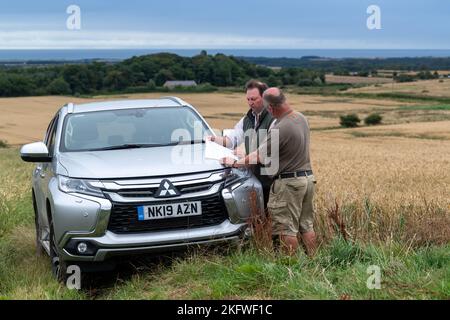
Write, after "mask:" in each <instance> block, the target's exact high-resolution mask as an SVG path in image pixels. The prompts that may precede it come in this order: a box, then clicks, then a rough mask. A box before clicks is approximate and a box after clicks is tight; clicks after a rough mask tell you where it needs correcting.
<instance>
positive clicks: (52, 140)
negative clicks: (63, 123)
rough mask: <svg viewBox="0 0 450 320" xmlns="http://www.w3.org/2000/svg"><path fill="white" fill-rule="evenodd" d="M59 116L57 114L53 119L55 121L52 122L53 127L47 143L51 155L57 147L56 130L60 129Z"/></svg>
mask: <svg viewBox="0 0 450 320" xmlns="http://www.w3.org/2000/svg"><path fill="white" fill-rule="evenodd" d="M58 118H59V117H58V116H56V117H55V118H54V119H53V123H52V126H51V129H50V132H49V136H48V139H47V143H46V145H47V148H48V154H49V155H50V156H53V152H54V149H55V140H56V130H57V129H58Z"/></svg>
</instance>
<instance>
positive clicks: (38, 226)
mask: <svg viewBox="0 0 450 320" xmlns="http://www.w3.org/2000/svg"><path fill="white" fill-rule="evenodd" d="M33 209H34V226H35V229H36V255H37V256H42V255H43V254H44V253H45V249H44V247H43V246H42V242H41V240H42V228H41V224H40V222H39V212H38V209H37V205H36V199H35V197H34V193H33Z"/></svg>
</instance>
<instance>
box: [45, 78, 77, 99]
mask: <svg viewBox="0 0 450 320" xmlns="http://www.w3.org/2000/svg"><path fill="white" fill-rule="evenodd" d="M47 92H48V93H50V94H54V95H65V94H71V93H72V90H71V89H70V85H69V84H68V83H67V82H66V80H64V79H63V78H62V77H59V78H56V79H55V80H53V81H52V82H50V84H49V85H48V86H47Z"/></svg>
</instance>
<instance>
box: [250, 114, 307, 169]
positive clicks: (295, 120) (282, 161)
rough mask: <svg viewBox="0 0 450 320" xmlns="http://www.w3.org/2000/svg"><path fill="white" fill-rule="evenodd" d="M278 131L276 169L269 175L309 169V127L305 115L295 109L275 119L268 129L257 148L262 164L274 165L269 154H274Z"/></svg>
mask: <svg viewBox="0 0 450 320" xmlns="http://www.w3.org/2000/svg"><path fill="white" fill-rule="evenodd" d="M276 132H278V141H279V144H278V145H279V148H278V156H279V161H278V170H276V171H275V172H271V174H270V175H271V176H277V175H279V174H280V173H287V172H295V171H299V170H311V161H310V156H309V145H310V129H309V124H308V120H307V119H306V117H305V116H304V115H303V114H301V113H300V112H297V111H291V112H288V113H287V114H285V115H283V116H282V117H281V118H279V119H277V120H276V121H275V123H274V125H273V127H272V128H271V130H270V131H269V133H268V135H267V138H266V140H265V141H264V142H263V143H262V144H261V145H260V147H259V148H258V153H259V158H260V161H261V163H262V164H265V165H266V167H267V166H272V165H275V163H274V162H273V159H271V155H272V154H273V155H274V156H276V151H275V150H274V149H272V148H274V147H275V148H276V140H277V139H276V138H277V134H276ZM274 168H275V167H274Z"/></svg>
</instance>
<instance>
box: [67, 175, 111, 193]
mask: <svg viewBox="0 0 450 320" xmlns="http://www.w3.org/2000/svg"><path fill="white" fill-rule="evenodd" d="M102 185H103V184H102V183H101V182H100V181H95V180H83V179H74V178H69V177H64V176H58V187H59V190H61V191H62V192H66V193H81V194H87V195H90V196H95V197H102V198H104V197H105V196H104V194H103V192H102V190H101V189H100V186H102Z"/></svg>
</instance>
